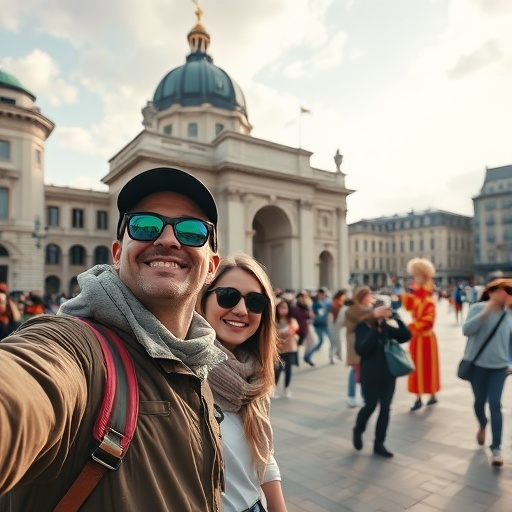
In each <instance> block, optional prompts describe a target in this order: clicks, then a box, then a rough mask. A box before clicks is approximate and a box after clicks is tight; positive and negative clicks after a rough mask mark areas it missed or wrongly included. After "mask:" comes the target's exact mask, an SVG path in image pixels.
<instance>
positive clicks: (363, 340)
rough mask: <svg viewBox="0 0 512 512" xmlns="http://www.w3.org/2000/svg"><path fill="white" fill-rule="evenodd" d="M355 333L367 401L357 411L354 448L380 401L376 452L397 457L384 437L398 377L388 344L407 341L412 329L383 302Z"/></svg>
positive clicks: (361, 439) (374, 449)
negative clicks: (388, 355)
mask: <svg viewBox="0 0 512 512" xmlns="http://www.w3.org/2000/svg"><path fill="white" fill-rule="evenodd" d="M391 318H392V319H391ZM389 319H391V320H389ZM355 334H356V346H355V348H356V352H357V354H359V356H360V357H361V388H362V391H363V396H364V400H365V405H364V406H363V407H362V408H361V410H360V411H359V414H358V415H357V420H356V425H355V427H354V431H353V443H354V448H355V449H356V450H361V449H362V448H363V432H364V431H365V429H366V424H367V422H368V419H369V418H370V416H371V415H372V414H373V412H374V411H375V409H376V407H377V404H379V405H380V411H379V417H378V418H377V424H376V427H375V442H374V445H373V452H374V453H375V454H377V455H381V456H383V457H388V458H389V457H393V454H392V453H391V452H390V451H388V450H387V449H386V447H385V446H384V441H385V439H386V432H387V429H388V424H389V410H390V406H391V401H392V399H393V395H394V393H395V381H396V377H394V376H393V375H391V373H390V371H389V369H388V365H387V362H386V355H385V353H384V345H385V343H386V340H388V339H391V340H395V341H397V342H398V343H405V342H406V341H409V340H410V339H411V332H410V331H409V329H408V327H407V326H406V325H405V324H404V323H403V321H402V320H401V318H400V317H399V316H398V314H397V313H393V311H392V310H391V309H390V308H387V307H386V306H379V307H376V308H375V309H374V310H373V317H372V318H371V319H370V320H369V321H367V322H361V323H359V324H357V326H356V329H355Z"/></svg>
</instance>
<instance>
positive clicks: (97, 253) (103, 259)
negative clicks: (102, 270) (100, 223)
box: [94, 246, 110, 265]
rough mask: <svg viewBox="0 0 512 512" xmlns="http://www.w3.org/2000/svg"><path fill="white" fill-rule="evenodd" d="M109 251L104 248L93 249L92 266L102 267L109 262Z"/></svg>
mask: <svg viewBox="0 0 512 512" xmlns="http://www.w3.org/2000/svg"><path fill="white" fill-rule="evenodd" d="M109 256H110V254H109V250H108V248H107V247H105V246H100V247H96V249H94V264H95V265H103V264H106V263H110V262H109Z"/></svg>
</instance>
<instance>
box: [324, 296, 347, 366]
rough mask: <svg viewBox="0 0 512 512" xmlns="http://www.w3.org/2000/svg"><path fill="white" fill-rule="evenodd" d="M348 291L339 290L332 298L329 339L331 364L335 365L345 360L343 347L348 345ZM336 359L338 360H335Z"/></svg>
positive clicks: (328, 320)
mask: <svg viewBox="0 0 512 512" xmlns="http://www.w3.org/2000/svg"><path fill="white" fill-rule="evenodd" d="M346 298H347V290H345V289H342V290H338V291H337V292H336V293H335V294H334V295H333V297H332V301H331V311H330V312H329V315H328V319H327V322H328V326H329V338H330V340H331V346H330V347H329V362H330V363H331V364H334V363H335V362H336V359H337V360H338V361H342V360H343V355H342V348H341V347H342V346H343V345H345V344H346V341H345V339H346V327H345V311H346V310H347V306H346V305H345V300H346ZM335 358H336V359H335Z"/></svg>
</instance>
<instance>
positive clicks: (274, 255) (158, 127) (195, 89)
mask: <svg viewBox="0 0 512 512" xmlns="http://www.w3.org/2000/svg"><path fill="white" fill-rule="evenodd" d="M196 16H197V22H196V24H195V26H194V27H193V28H192V30H191V31H190V32H189V33H188V42H189V46H190V53H189V55H188V56H187V57H186V61H185V63H184V64H183V65H182V66H179V67H177V68H175V69H172V70H171V71H169V72H168V73H167V74H165V75H164V76H163V78H162V79H161V81H160V83H159V84H158V85H157V87H156V89H155V92H154V94H153V97H152V99H151V100H150V101H148V102H147V104H146V106H145V107H144V108H143V109H142V116H143V120H142V124H143V130H142V131H141V132H140V133H139V134H138V135H137V136H136V137H135V138H134V139H133V140H131V141H130V142H129V143H128V144H127V145H126V146H125V147H123V148H122V149H120V151H119V152H118V153H117V154H115V155H114V156H113V157H112V158H111V160H110V161H109V165H110V169H109V173H108V174H107V176H105V177H104V178H103V180H102V181H103V183H105V184H106V185H108V187H109V191H108V192H94V191H87V190H79V189H72V188H68V187H55V186H45V187H44V198H43V186H42V183H43V169H42V163H43V161H44V159H43V150H44V141H45V139H46V138H47V137H48V136H49V135H50V133H51V130H52V129H53V124H52V123H51V121H49V120H48V119H46V118H45V117H44V116H42V115H41V114H40V113H39V111H38V109H37V107H36V106H35V104H34V103H33V102H34V101H35V97H34V96H33V95H32V94H31V93H29V92H28V91H27V90H25V89H24V88H23V87H22V86H21V85H20V84H19V83H18V82H17V81H16V80H15V79H14V78H13V77H10V78H9V77H7V75H2V76H4V78H3V82H2V84H0V97H2V99H1V100H0V194H4V196H5V195H6V194H7V196H8V197H9V200H10V203H9V204H10V206H9V207H8V212H7V214H6V212H5V208H4V207H2V206H1V204H2V203H1V202H0V269H1V268H2V267H1V265H2V264H3V263H2V261H4V264H3V265H4V267H5V268H4V272H3V274H0V281H1V280H2V276H3V277H5V278H6V279H4V280H7V281H8V282H9V283H10V287H11V289H17V288H19V289H25V290H27V289H33V288H40V289H44V290H45V291H46V292H59V291H62V292H66V293H73V291H74V290H75V289H76V276H77V275H78V274H79V273H80V272H82V271H84V270H85V269H87V268H88V267H90V266H92V265H94V264H96V263H108V262H110V250H109V246H110V244H111V241H112V240H113V238H114V237H115V227H116V222H117V210H116V198H117V194H118V192H119V190H120V189H121V188H122V186H123V185H124V183H126V181H127V180H128V179H130V178H132V177H133V176H135V175H136V174H138V173H140V172H142V171H144V170H147V169H149V168H152V167H157V166H173V167H178V168H181V169H183V170H185V171H187V172H190V173H192V174H193V175H195V176H197V177H198V178H199V179H200V180H202V181H203V182H204V183H205V184H206V185H207V186H208V188H209V189H210V190H211V191H212V193H213V195H214V196H215V199H216V201H217V204H218V208H219V250H220V253H221V255H224V254H228V253H233V252H238V251H242V252H246V253H249V254H252V255H253V256H254V257H255V258H256V259H257V260H258V261H260V262H261V263H263V264H264V265H265V267H266V268H267V271H268V273H269V275H270V277H271V279H272V282H273V284H274V286H275V287H280V288H291V289H301V288H306V289H315V288H318V287H319V286H327V287H329V288H331V289H335V288H338V287H344V286H347V285H348V280H349V268H348V229H347V224H346V211H347V204H346V199H347V196H348V195H349V194H350V193H352V192H353V191H351V190H348V189H347V188H346V187H345V175H344V173H343V172H342V171H341V169H340V165H341V155H339V153H337V155H336V157H335V159H334V160H335V162H336V166H334V165H333V170H332V171H328V170H321V169H316V168H313V167H311V165H310V157H311V154H312V153H310V152H308V151H306V150H304V149H301V148H296V147H289V146H284V145H281V144H276V143H274V142H270V141H266V140H262V139H258V138H255V137H252V136H251V130H252V126H251V124H250V123H249V118H248V108H247V105H246V101H245V97H244V94H243V92H242V90H241V88H240V86H239V85H238V84H237V83H236V82H235V80H234V79H233V78H231V76H230V75H229V74H228V73H226V72H225V71H224V70H223V69H221V68H220V67H218V66H216V65H215V64H214V62H213V58H212V57H211V55H210V54H209V46H210V35H209V34H208V32H207V30H206V28H205V27H204V25H203V23H202V19H201V18H202V11H201V9H200V8H199V7H198V8H197V10H196ZM6 91H7V92H6ZM13 96H16V99H15V101H17V102H18V104H16V105H12V104H9V101H11V100H12V99H13ZM4 97H5V98H7V100H6V102H4V103H2V101H3V98H4ZM22 102H24V103H23V104H22ZM14 110H16V111H17V113H16V114H15V113H14V112H13V111H14ZM8 112H11V113H10V114H8ZM9 115H10V116H11V117H9ZM17 116H18V117H19V118H20V119H21V118H26V119H27V120H26V121H24V122H25V125H24V126H25V127H24V128H23V127H22V121H21V120H17V121H16V122H15V123H14V122H13V120H14V119H15V118H16V119H18V117H17ZM29 116H32V118H33V121H32V122H31V123H29V122H28V117H29ZM36 120H37V122H36ZM36 125H37V126H39V128H38V129H37V130H36V129H35V126H36ZM29 127H30V128H29ZM9 130H10V131H9ZM16 130H19V133H20V134H21V133H24V132H23V130H25V132H28V131H30V130H32V132H33V134H32V141H31V143H30V144H28V143H26V150H27V160H26V161H24V162H21V161H18V159H17V156H16V157H14V158H13V154H11V155H10V157H9V156H8V158H7V159H6V158H3V159H2V153H1V151H2V142H3V143H4V145H5V142H7V143H8V144H11V145H13V144H18V142H16V137H19V140H20V142H19V143H20V144H21V139H22V138H23V137H22V136H21V135H20V136H18V135H14V132H15V131H16ZM24 140H26V137H25V139H24ZM37 149H39V151H40V152H41V153H40V155H39V156H38V154H37V152H36V150H37ZM3 151H4V153H3V154H4V155H5V148H4V150H3ZM29 153H30V155H32V160H31V161H30V163H29V162H28V155H29ZM17 154H18V153H17V152H16V155H17ZM38 158H40V163H39V164H38V163H37V162H38ZM11 167H12V169H11ZM14 167H16V169H17V170H15V169H14ZM24 167H25V168H30V169H31V171H30V173H32V174H33V175H34V176H32V175H31V174H30V173H27V172H25V173H24V178H21V174H22V173H21V169H22V168H24ZM34 177H37V180H36V181H34V182H33V183H32V181H31V180H32V179H33V178H34ZM17 178H19V179H20V181H19V183H14V181H15V180H16V179H17ZM13 180H14V181H13ZM21 181H23V184H21ZM2 190H3V192H2ZM6 190H7V192H6ZM38 194H39V196H38ZM36 196H37V200H36V201H33V198H34V197H36ZM27 197H30V198H31V200H30V201H29V200H27ZM13 205H16V211H14V210H15V208H14V206H13ZM21 205H23V206H21ZM2 208H3V209H2ZM2 212H3V217H2ZM13 219H20V220H19V221H18V220H16V221H14V220H13ZM10 223H16V230H17V231H18V232H19V233H21V232H22V231H23V233H24V235H23V236H24V238H23V241H22V239H21V238H19V240H18V241H16V240H14V239H13V240H12V241H11V240H9V242H8V243H6V242H5V241H6V236H7V235H6V229H5V228H6V226H9V224H10ZM9 236H10V235H9ZM16 236H21V235H20V234H18V235H16ZM20 244H21V245H20ZM34 246H36V247H35V248H34ZM22 247H23V249H22ZM25 250H27V251H28V252H30V253H31V255H30V258H31V259H30V260H25V259H23V260H22V259H20V258H21V254H22V253H24V252H25ZM2 251H3V252H2ZM5 253H7V256H6V255H5ZM2 258H3V260H2ZM23 258H25V257H23ZM36 259H37V261H38V262H39V263H37V265H39V267H37V265H35V263H34V262H35V260H36ZM32 264H34V271H32V270H31V271H30V272H28V269H29V267H30V265H32ZM37 269H40V270H37Z"/></svg>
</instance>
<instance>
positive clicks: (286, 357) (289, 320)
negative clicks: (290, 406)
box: [274, 298, 299, 398]
mask: <svg viewBox="0 0 512 512" xmlns="http://www.w3.org/2000/svg"><path fill="white" fill-rule="evenodd" d="M275 315H276V316H275V319H276V327H277V335H278V338H279V345H278V350H279V356H280V358H281V361H279V362H278V363H277V366H276V391H275V393H274V398H278V396H279V395H278V390H279V377H280V376H281V373H282V371H283V370H284V386H283V387H284V396H285V397H286V398H291V397H292V392H291V390H290V383H291V381H292V369H293V367H294V366H298V357H297V339H298V334H297V332H298V330H299V324H298V322H297V320H295V318H293V316H292V315H291V313H290V305H289V303H288V302H286V301H285V300H284V299H282V298H279V299H277V300H276V313H275Z"/></svg>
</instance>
